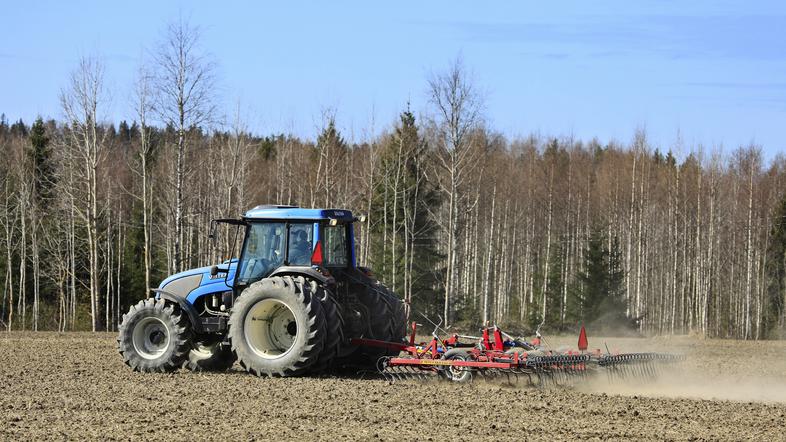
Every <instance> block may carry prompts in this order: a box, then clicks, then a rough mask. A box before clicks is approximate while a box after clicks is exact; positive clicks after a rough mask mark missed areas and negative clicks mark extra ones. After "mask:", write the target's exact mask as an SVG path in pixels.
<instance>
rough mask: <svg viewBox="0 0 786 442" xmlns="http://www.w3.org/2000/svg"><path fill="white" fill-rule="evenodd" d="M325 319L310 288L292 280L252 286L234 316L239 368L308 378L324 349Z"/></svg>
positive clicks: (234, 346) (232, 332) (232, 328)
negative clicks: (310, 370) (310, 369)
mask: <svg viewBox="0 0 786 442" xmlns="http://www.w3.org/2000/svg"><path fill="white" fill-rule="evenodd" d="M324 335H325V318H324V315H323V313H322V306H321V304H320V301H319V300H318V299H316V297H314V296H312V295H311V290H310V287H309V286H308V285H307V284H304V283H303V282H302V281H301V280H295V279H293V278H291V277H289V276H283V277H272V278H268V279H263V280H261V281H259V282H256V283H254V284H252V285H251V286H250V287H248V288H247V289H245V290H244V291H243V294H241V295H240V297H239V298H238V299H237V301H236V303H235V306H234V307H233V309H232V313H231V315H230V316H229V338H230V341H231V342H232V351H233V352H234V353H235V356H236V357H237V360H238V361H239V362H240V365H241V366H242V367H243V368H244V369H245V370H246V371H248V372H250V373H253V374H255V375H257V376H297V375H302V374H305V373H307V372H308V371H309V368H310V367H311V366H312V365H313V364H314V363H315V362H316V361H317V359H318V357H319V354H320V352H321V351H322V348H323V346H324V340H325V336H324Z"/></svg>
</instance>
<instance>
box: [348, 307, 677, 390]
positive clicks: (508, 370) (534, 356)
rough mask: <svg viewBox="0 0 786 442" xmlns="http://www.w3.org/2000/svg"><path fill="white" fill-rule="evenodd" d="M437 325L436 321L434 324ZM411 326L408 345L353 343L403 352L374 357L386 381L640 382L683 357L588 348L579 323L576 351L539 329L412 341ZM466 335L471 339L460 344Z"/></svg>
mask: <svg viewBox="0 0 786 442" xmlns="http://www.w3.org/2000/svg"><path fill="white" fill-rule="evenodd" d="M438 327H439V326H437V328H438ZM416 329H417V325H416V324H415V323H413V324H412V334H411V336H410V339H409V343H408V344H398V343H392V342H382V341H375V340H369V339H354V340H353V341H352V342H353V344H355V345H364V346H372V347H382V348H386V349H388V350H398V351H400V352H401V353H404V354H403V355H402V354H400V355H398V356H386V357H382V358H380V359H379V361H378V363H377V368H378V370H379V372H380V373H381V374H382V376H384V377H385V378H386V379H387V380H388V381H390V382H396V381H401V380H406V379H421V380H423V379H434V378H437V379H439V378H441V379H446V380H448V381H453V382H469V381H471V380H472V379H473V378H485V379H491V378H503V379H505V380H506V381H507V382H509V383H519V382H522V381H523V382H526V384H528V385H533V386H541V387H547V386H565V385H572V384H573V383H575V382H577V381H581V380H585V379H588V378H589V377H595V376H606V377H608V378H609V380H616V379H625V380H635V381H646V380H651V379H654V378H656V377H657V376H658V375H659V374H660V372H661V371H662V370H663V369H664V368H666V367H669V366H672V365H674V364H676V363H678V362H680V361H682V360H683V359H684V358H683V356H681V355H674V354H668V353H611V352H609V351H608V350H607V352H606V353H603V352H602V351H601V350H599V349H598V350H594V351H588V342H587V335H586V331H585V330H584V327H582V328H581V333H580V335H579V344H578V350H550V349H549V347H548V346H547V345H545V344H544V340H543V338H542V336H540V333H537V334H536V337H535V339H533V340H532V341H531V342H526V341H524V340H522V339H521V338H514V337H512V336H510V335H508V334H507V333H505V332H503V331H502V330H500V329H499V328H497V327H487V328H484V329H483V330H482V336H479V337H475V336H463V335H456V334H454V335H452V336H450V337H449V338H447V339H440V338H439V336H438V335H437V333H436V330H435V332H434V333H433V337H432V339H431V341H429V342H428V343H421V344H415V331H416ZM461 339H470V340H472V341H474V342H472V343H462V342H461Z"/></svg>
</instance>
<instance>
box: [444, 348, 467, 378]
mask: <svg viewBox="0 0 786 442" xmlns="http://www.w3.org/2000/svg"><path fill="white" fill-rule="evenodd" d="M443 359H445V360H448V361H469V360H470V357H469V353H467V351H466V350H462V349H459V348H453V349H450V350H448V351H447V352H446V353H445V356H444V357H443ZM440 374H442V376H443V377H444V378H445V379H447V380H449V381H452V382H458V383H462V384H463V383H466V382H470V381H472V369H471V368H469V367H452V366H446V367H445V368H444V369H443V370H442V371H441V373H440Z"/></svg>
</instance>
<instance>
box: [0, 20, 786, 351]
mask: <svg viewBox="0 0 786 442" xmlns="http://www.w3.org/2000/svg"><path fill="white" fill-rule="evenodd" d="M214 86H215V81H214V80H213V77H212V64H211V63H210V61H209V60H208V59H206V58H204V57H203V55H202V53H201V52H200V47H199V41H198V39H197V34H196V33H195V32H194V30H193V29H191V28H189V27H188V25H187V24H182V23H178V24H175V25H172V26H170V27H169V29H168V33H167V35H166V38H165V39H164V41H162V43H161V45H160V46H159V47H157V48H156V49H155V51H153V53H152V55H151V56H150V57H149V59H148V60H147V61H146V62H145V63H144V68H143V69H140V72H139V75H138V76H137V82H136V83H135V85H134V90H135V95H134V100H133V103H132V107H133V109H134V115H132V116H130V118H129V119H128V121H122V122H120V123H119V124H117V125H115V124H112V123H111V122H106V121H105V120H104V119H103V118H102V112H103V110H104V109H103V106H104V100H105V97H106V90H105V78H104V77H103V68H102V64H101V63H100V61H99V60H96V59H84V60H82V61H81V62H80V64H79V65H78V66H77V67H76V68H75V70H74V73H73V75H72V77H71V78H70V79H69V81H67V82H66V83H65V85H64V87H63V92H62V94H61V97H60V98H61V103H62V110H63V115H64V117H63V119H62V120H60V121H54V120H51V121H43V120H41V119H39V120H37V121H35V122H34V123H33V124H32V125H28V124H26V123H24V122H22V121H18V122H14V123H10V122H8V121H6V118H5V117H2V119H0V149H2V152H3V155H4V161H3V162H2V163H0V180H1V181H0V184H2V196H0V225H1V226H2V230H0V247H1V248H0V250H2V251H3V252H4V253H3V255H2V260H0V270H1V271H2V272H3V275H4V276H3V278H4V286H3V290H2V304H1V305H0V321H2V324H3V325H4V326H5V328H6V329H8V330H12V329H13V330H19V329H34V330H39V329H56V330H63V331H65V330H77V329H92V330H105V329H106V330H112V329H115V328H116V325H117V322H118V321H119V319H120V318H121V316H122V314H123V313H124V312H125V311H126V310H127V308H128V305H129V304H130V303H132V302H135V301H136V300H138V299H139V298H142V297H144V296H145V293H146V291H147V289H148V288H150V287H155V286H156V285H157V284H158V282H159V281H160V280H161V279H162V278H163V277H165V276H166V275H168V274H171V273H173V272H177V271H180V270H183V269H186V268H191V267H195V266H202V265H209V264H213V263H215V262H216V261H217V260H220V259H225V258H227V256H224V255H223V254H225V253H226V251H227V250H229V246H228V243H229V242H230V241H229V239H228V238H226V237H225V238H222V239H221V240H220V241H218V242H217V243H213V242H210V241H208V238H207V233H208V229H209V225H210V220H211V219H213V218H222V217H237V216H238V215H239V214H241V213H243V212H244V211H245V210H247V209H249V208H251V207H253V206H255V205H257V204H262V203H280V204H298V205H301V206H304V207H337V208H349V209H351V210H353V211H355V212H359V213H366V214H368V221H367V224H366V225H364V226H361V227H360V228H359V230H360V231H359V232H358V234H357V255H358V260H359V262H360V263H363V264H367V265H369V266H371V267H372V268H373V269H374V270H375V272H376V273H377V274H378V275H379V276H380V278H381V279H382V280H383V281H385V282H386V284H387V285H388V286H390V287H391V288H392V289H394V290H395V291H396V292H398V293H399V294H400V295H401V296H402V297H404V298H405V299H406V300H407V301H409V302H410V303H411V305H412V309H413V312H424V313H426V314H427V315H429V316H430V317H432V318H436V317H437V316H438V315H439V316H442V317H443V318H444V320H445V322H446V323H448V324H463V325H465V326H474V325H478V324H481V323H496V324H500V325H516V326H518V327H519V328H528V329H530V330H531V329H534V328H536V327H538V326H541V325H542V326H543V327H545V328H550V329H552V330H553V329H570V328H572V327H575V325H576V324H577V323H593V322H594V323H596V324H603V325H608V324H609V323H614V324H618V325H621V326H624V327H630V328H635V329H638V330H640V331H642V332H646V333H654V334H672V333H691V332H695V333H700V334H703V335H707V336H717V337H735V338H745V339H761V338H772V337H780V336H781V334H782V333H783V330H784V325H785V324H784V321H786V314H785V312H784V302H786V195H785V194H784V190H785V189H786V159H784V157H782V156H779V157H777V158H775V159H774V160H773V161H771V162H770V163H769V164H765V163H764V161H763V159H762V153H761V149H760V148H759V147H756V146H745V147H740V148H737V149H735V150H733V151H732V152H731V153H722V152H721V151H719V150H716V149H705V148H702V147H700V146H696V147H686V146H683V145H682V144H681V143H680V141H679V140H677V141H676V142H675V143H674V145H672V146H665V147H664V146H654V145H652V144H651V143H650V142H649V141H648V140H647V137H646V133H645V132H644V131H637V132H636V133H635V135H634V137H633V139H632V140H631V142H630V143H629V144H621V143H609V144H605V145H604V144H601V143H599V142H598V141H597V140H589V141H582V140H575V139H572V138H550V137H537V136H532V137H529V138H524V139H513V140H510V139H507V138H506V137H504V136H502V135H500V134H499V133H496V132H495V131H494V130H493V129H491V125H490V122H488V121H486V120H485V119H484V118H483V114H482V109H483V103H482V96H480V95H479V94H478V93H477V91H476V89H475V86H474V85H473V84H472V82H471V81H469V80H468V78H467V76H466V75H465V72H464V69H463V67H462V65H461V63H460V62H456V63H455V64H453V65H451V66H449V68H448V69H447V70H446V71H445V72H444V73H441V74H437V75H435V76H433V77H432V78H429V79H428V82H427V88H426V89H427V92H426V98H427V99H428V103H429V111H428V112H427V113H426V114H425V115H424V116H422V117H417V118H416V116H415V115H414V114H413V113H412V112H410V111H409V109H404V110H402V113H401V115H400V117H399V118H398V119H397V120H396V121H393V122H390V126H389V129H387V130H386V131H385V132H384V133H382V134H380V135H376V136H374V137H371V138H369V139H367V140H364V141H361V142H354V141H348V140H346V139H345V138H344V136H343V135H342V134H341V132H340V130H339V126H338V125H337V123H336V114H335V113H326V115H324V118H323V128H322V131H321V133H320V134H319V136H318V137H317V139H316V140H306V139H302V138H299V137H296V136H294V135H286V134H282V135H274V136H258V135H255V134H252V133H250V131H249V130H248V129H247V128H246V126H245V125H244V123H243V119H242V115H240V114H238V115H235V116H234V117H232V118H230V119H229V121H228V122H227V121H221V119H219V118H217V117H216V115H217V113H216V98H217V97H214V96H212V95H211V93H212V91H213V90H215V87H214ZM413 319H414V317H413Z"/></svg>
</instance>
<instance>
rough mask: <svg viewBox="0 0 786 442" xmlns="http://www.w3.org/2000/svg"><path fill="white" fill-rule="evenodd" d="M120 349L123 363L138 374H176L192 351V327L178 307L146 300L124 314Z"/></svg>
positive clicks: (162, 301)
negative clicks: (139, 372)
mask: <svg viewBox="0 0 786 442" xmlns="http://www.w3.org/2000/svg"><path fill="white" fill-rule="evenodd" d="M117 346H118V351H119V352H120V354H121V355H122V356H123V361H124V362H125V363H126V365H128V366H129V367H131V368H132V369H134V370H135V371H142V372H171V371H175V370H177V369H178V368H180V367H181V366H182V365H183V362H184V361H185V360H186V358H187V357H188V352H189V350H190V349H191V324H190V323H189V322H188V318H187V317H186V315H184V314H183V313H182V312H181V311H180V307H179V306H177V305H175V304H173V303H169V302H166V301H164V300H163V299H155V298H149V299H145V300H143V301H139V303H137V304H136V305H133V306H131V308H130V309H129V310H128V313H126V314H125V315H123V320H122V322H121V323H120V332H119V334H118V337H117Z"/></svg>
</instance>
